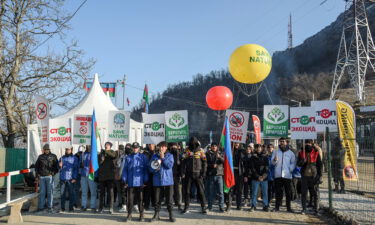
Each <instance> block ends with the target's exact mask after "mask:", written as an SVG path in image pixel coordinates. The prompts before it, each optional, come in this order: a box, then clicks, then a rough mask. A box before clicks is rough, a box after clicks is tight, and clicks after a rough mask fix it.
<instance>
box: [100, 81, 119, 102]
mask: <svg viewBox="0 0 375 225" xmlns="http://www.w3.org/2000/svg"><path fill="white" fill-rule="evenodd" d="M100 85H101V86H102V88H103V91H104V92H107V91H108V92H109V97H112V98H114V97H115V94H116V83H100Z"/></svg>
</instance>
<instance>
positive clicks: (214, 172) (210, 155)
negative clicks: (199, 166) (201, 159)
mask: <svg viewBox="0 0 375 225" xmlns="http://www.w3.org/2000/svg"><path fill="white" fill-rule="evenodd" d="M206 158H207V176H223V175H224V168H223V163H224V158H223V155H222V154H221V153H220V152H219V150H218V152H214V151H211V150H209V151H208V152H207V153H206ZM214 165H216V168H215V167H214Z"/></svg>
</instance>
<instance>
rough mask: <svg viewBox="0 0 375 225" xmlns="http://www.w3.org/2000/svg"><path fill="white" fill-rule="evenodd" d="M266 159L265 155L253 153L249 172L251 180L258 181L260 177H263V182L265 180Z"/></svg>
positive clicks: (266, 173)
mask: <svg viewBox="0 0 375 225" xmlns="http://www.w3.org/2000/svg"><path fill="white" fill-rule="evenodd" d="M268 166H269V162H268V157H267V155H265V154H257V153H255V154H254V155H253V156H251V158H250V172H251V179H252V180H258V179H259V177H260V176H262V177H263V180H266V178H267V175H268Z"/></svg>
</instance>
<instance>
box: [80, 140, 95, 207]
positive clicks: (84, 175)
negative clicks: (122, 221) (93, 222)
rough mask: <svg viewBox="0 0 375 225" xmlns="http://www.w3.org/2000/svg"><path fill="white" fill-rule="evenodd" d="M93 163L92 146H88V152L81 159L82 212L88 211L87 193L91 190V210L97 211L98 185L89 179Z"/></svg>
mask: <svg viewBox="0 0 375 225" xmlns="http://www.w3.org/2000/svg"><path fill="white" fill-rule="evenodd" d="M90 162H91V145H86V151H85V152H84V153H83V154H82V155H81V158H80V162H79V163H80V167H81V169H80V173H81V189H82V202H81V205H82V208H81V210H82V211H86V209H87V193H88V191H89V190H90V208H91V211H92V212H95V211H96V193H97V185H96V182H95V181H94V179H92V178H91V179H90V178H89V171H90Z"/></svg>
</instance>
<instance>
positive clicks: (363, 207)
mask: <svg viewBox="0 0 375 225" xmlns="http://www.w3.org/2000/svg"><path fill="white" fill-rule="evenodd" d="M356 122H357V124H356V125H357V126H356V127H357V135H356V142H357V149H356V151H357V171H358V180H357V181H343V179H342V178H343V175H342V174H343V173H342V171H343V157H344V154H345V151H344V150H343V149H341V150H340V149H337V146H335V143H334V140H335V136H337V134H330V135H329V137H328V136H326V140H327V143H326V144H328V145H327V146H324V147H326V149H327V148H328V149H330V152H331V157H330V162H328V158H329V157H326V156H325V157H324V159H325V161H326V162H325V166H326V167H325V171H326V172H325V180H324V183H323V184H322V185H321V193H320V197H321V203H322V204H323V205H324V206H325V207H329V200H330V193H331V201H332V205H331V206H332V208H331V210H333V211H334V212H336V213H338V214H339V215H340V217H341V218H346V219H347V220H353V221H356V222H358V223H359V224H375V118H357V121H356ZM328 146H329V147H328ZM329 164H330V165H331V167H329V166H328V165H329ZM329 170H330V172H331V174H332V176H331V178H332V179H331V185H328V171H329Z"/></svg>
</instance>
